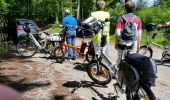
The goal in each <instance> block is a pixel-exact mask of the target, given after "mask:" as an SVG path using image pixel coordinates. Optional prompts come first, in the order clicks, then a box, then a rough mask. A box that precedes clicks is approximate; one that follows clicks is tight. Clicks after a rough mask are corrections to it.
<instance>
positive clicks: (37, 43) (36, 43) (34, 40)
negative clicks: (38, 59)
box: [28, 33, 43, 50]
mask: <svg viewBox="0 0 170 100" xmlns="http://www.w3.org/2000/svg"><path fill="white" fill-rule="evenodd" d="M28 36H29V38H30V39H31V40H32V41H33V42H34V43H35V45H36V46H37V47H38V49H39V50H43V47H42V46H41V45H40V43H39V42H38V41H37V40H36V39H35V37H34V36H33V35H32V34H31V33H28Z"/></svg>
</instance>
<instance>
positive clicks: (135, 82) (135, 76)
mask: <svg viewBox="0 0 170 100" xmlns="http://www.w3.org/2000/svg"><path fill="white" fill-rule="evenodd" d="M120 67H121V70H122V72H123V81H124V83H125V85H126V88H128V89H130V90H132V91H134V90H137V89H138V86H139V80H140V77H139V73H138V71H137V70H136V69H135V68H134V67H133V66H132V65H130V64H128V63H126V62H125V61H121V62H120Z"/></svg>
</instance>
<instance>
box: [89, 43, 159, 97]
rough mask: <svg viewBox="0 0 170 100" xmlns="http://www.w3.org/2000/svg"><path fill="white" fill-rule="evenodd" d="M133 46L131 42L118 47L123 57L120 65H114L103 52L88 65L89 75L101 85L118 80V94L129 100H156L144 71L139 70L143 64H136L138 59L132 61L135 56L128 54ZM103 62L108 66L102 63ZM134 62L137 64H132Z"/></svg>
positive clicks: (116, 84) (116, 86) (116, 85)
mask: <svg viewBox="0 0 170 100" xmlns="http://www.w3.org/2000/svg"><path fill="white" fill-rule="evenodd" d="M133 45H134V43H133V42H130V41H129V42H126V43H122V44H121V45H120V44H119V45H118V47H119V48H120V49H121V55H120V56H121V57H120V62H119V63H118V64H112V63H111V61H110V60H109V59H108V58H107V57H106V56H105V55H104V53H103V52H102V51H101V54H100V56H99V57H97V59H95V60H92V61H91V62H90V64H89V65H88V67H87V73H88V75H89V77H90V78H91V79H92V80H93V81H94V82H95V83H98V84H100V85H106V84H108V83H110V81H111V78H112V77H113V76H114V77H115V79H116V83H115V84H114V87H115V90H116V93H117V94H118V90H119V91H120V92H121V93H125V95H126V99H127V100H156V97H155V95H154V93H153V92H152V90H151V85H150V84H149V83H148V82H147V81H146V80H145V79H144V75H143V74H142V73H144V71H141V70H140V69H139V67H140V66H139V65H140V64H141V63H138V62H135V59H136V58H134V59H130V57H131V56H132V55H133V54H128V52H129V50H130V49H131V47H132V46H133ZM134 55H137V56H139V58H140V57H141V58H142V59H143V58H145V59H149V58H148V57H145V56H143V55H140V54H137V53H136V54H134ZM127 59H128V60H129V61H128V60H127ZM102 60H104V61H105V62H106V64H107V65H106V64H104V63H102ZM130 61H131V62H130ZM152 61H153V60H152ZM132 62H135V63H134V64H132ZM134 66H136V67H134ZM147 67H148V66H147ZM140 68H141V67H140Z"/></svg>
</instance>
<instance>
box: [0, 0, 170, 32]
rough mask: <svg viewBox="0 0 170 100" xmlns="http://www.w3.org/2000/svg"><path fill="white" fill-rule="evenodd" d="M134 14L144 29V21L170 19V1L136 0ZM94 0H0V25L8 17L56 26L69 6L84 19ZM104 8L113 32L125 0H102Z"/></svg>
mask: <svg viewBox="0 0 170 100" xmlns="http://www.w3.org/2000/svg"><path fill="white" fill-rule="evenodd" d="M137 1H138V2H137V3H136V11H135V14H136V15H138V16H139V17H140V18H141V20H142V25H143V29H145V26H146V24H147V23H150V22H153V23H164V22H167V21H170V10H169V9H170V0H155V2H154V3H153V5H152V6H150V7H148V6H147V0H137ZM96 2H97V0H0V23H1V28H2V27H3V26H4V25H6V24H7V23H8V22H9V21H10V20H12V19H15V18H24V19H32V20H34V21H35V22H36V23H37V25H38V26H39V27H44V26H47V25H54V24H55V26H57V25H59V24H61V22H62V19H63V17H64V9H66V8H69V9H71V12H72V15H73V16H74V17H76V18H77V20H84V19H86V18H88V17H89V16H90V13H91V12H92V11H95V10H96V8H95V5H96ZM105 2H106V7H105V9H104V10H105V11H108V12H109V13H110V14H111V16H112V17H113V19H112V20H111V31H110V34H111V35H113V34H114V32H115V23H116V20H117V17H118V16H120V15H121V14H123V13H125V11H124V2H125V1H124V0H105Z"/></svg>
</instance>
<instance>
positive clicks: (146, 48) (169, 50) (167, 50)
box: [138, 23, 170, 61]
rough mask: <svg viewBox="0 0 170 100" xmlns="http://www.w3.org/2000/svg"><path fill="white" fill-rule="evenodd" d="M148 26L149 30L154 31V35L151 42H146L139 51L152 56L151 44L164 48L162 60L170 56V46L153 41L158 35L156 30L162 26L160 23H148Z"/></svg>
mask: <svg viewBox="0 0 170 100" xmlns="http://www.w3.org/2000/svg"><path fill="white" fill-rule="evenodd" d="M147 26H148V27H150V29H149V30H153V31H154V32H153V33H152V36H151V38H150V42H148V43H146V44H145V45H142V46H141V47H140V49H139V50H138V53H139V54H142V55H145V56H147V57H151V58H152V56H153V49H152V47H151V45H154V46H156V47H158V48H160V49H162V50H163V52H162V58H161V61H162V60H163V59H165V58H170V46H162V45H159V44H156V43H154V42H153V40H154V38H155V37H156V35H157V32H156V31H157V29H159V28H160V27H159V25H157V24H155V23H148V25H147Z"/></svg>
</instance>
